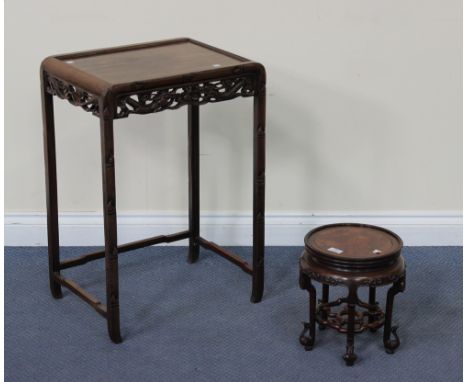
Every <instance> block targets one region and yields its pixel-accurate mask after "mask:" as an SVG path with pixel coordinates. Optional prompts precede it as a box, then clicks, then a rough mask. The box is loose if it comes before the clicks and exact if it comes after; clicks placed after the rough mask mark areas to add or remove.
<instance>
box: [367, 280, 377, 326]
mask: <svg viewBox="0 0 468 382" xmlns="http://www.w3.org/2000/svg"><path fill="white" fill-rule="evenodd" d="M369 305H370V308H369V324H371V323H373V322H374V321H375V316H374V313H375V309H374V308H375V305H376V301H375V287H374V286H371V287H369ZM370 330H371V332H375V331H376V330H377V329H370Z"/></svg>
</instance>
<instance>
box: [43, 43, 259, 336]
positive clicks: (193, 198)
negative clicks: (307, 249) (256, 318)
mask: <svg viewBox="0 0 468 382" xmlns="http://www.w3.org/2000/svg"><path fill="white" fill-rule="evenodd" d="M41 83H42V102H43V118H44V155H45V164H46V186H47V216H48V220H47V221H48V244H49V278H50V288H51V292H52V295H53V296H54V297H56V298H59V297H61V286H65V287H67V288H68V289H70V290H71V291H72V292H74V293H75V294H76V295H78V296H79V297H80V298H82V299H83V300H85V301H86V302H87V303H89V304H90V305H92V306H93V307H94V308H95V309H96V310H97V311H98V312H99V313H100V314H101V315H103V316H104V317H106V319H107V325H108V332H109V336H110V338H111V339H112V341H113V342H115V343H118V342H121V341H122V337H121V334H120V318H119V317H120V314H119V282H118V254H119V253H122V252H126V251H130V250H132V249H136V248H141V247H144V246H147V245H153V244H156V243H161V242H172V241H176V240H181V239H185V238H189V251H188V252H189V254H188V261H189V262H196V260H197V259H198V256H199V247H200V245H203V246H204V247H205V248H207V249H210V250H212V251H214V252H215V253H217V254H219V255H221V256H222V257H224V258H226V259H227V260H229V261H230V262H231V263H233V264H235V265H237V266H239V267H240V268H241V269H243V270H244V271H245V272H246V273H248V274H251V275H252V295H251V301H252V302H259V301H260V300H261V298H262V295H263V285H264V260H263V257H264V210H265V103H266V101H265V84H266V75H265V69H264V67H263V66H262V65H261V64H259V63H257V62H253V61H250V60H248V59H246V58H243V57H240V56H237V55H235V54H232V53H229V52H226V51H224V50H221V49H218V48H215V47H212V46H209V45H207V44H204V43H201V42H199V41H195V40H192V39H188V38H181V39H174V40H167V41H159V42H151V43H145V44H138V45H129V46H123V47H116V48H108V49H99V50H94V51H87V52H78V53H71V54H65V55H59V56H53V57H48V58H46V59H45V60H44V61H43V62H42V65H41ZM54 95H55V96H57V97H59V98H62V99H65V100H67V101H69V102H70V103H71V104H72V105H75V106H80V107H82V108H83V109H84V110H85V111H88V112H91V113H92V114H93V115H95V116H97V117H99V119H100V126H101V158H102V183H103V206H104V231H105V249H104V251H98V252H95V253H90V254H87V255H83V256H80V257H78V258H76V259H71V260H66V261H63V262H60V257H59V236H58V206H57V179H56V157H55V135H54V134H55V133H54V116H53V103H52V102H53V101H52V96H54ZM236 97H254V121H253V122H254V127H253V133H254V158H253V254H252V259H253V260H252V264H251V265H250V264H249V263H248V262H247V261H245V260H243V259H241V258H240V257H239V256H237V255H234V254H232V253H230V252H229V251H227V250H225V249H223V248H221V247H219V246H218V245H216V244H214V243H211V242H209V241H207V240H205V239H202V238H200V184H199V173H200V169H199V139H200V138H199V112H200V111H199V107H200V105H203V104H206V103H210V102H220V101H226V100H230V99H233V98H236ZM182 106H187V107H188V151H189V230H188V231H183V232H179V233H176V234H173V235H162V236H157V237H153V238H149V239H144V240H140V241H137V242H133V243H127V244H123V245H121V246H118V245H117V213H116V194H115V158H114V135H113V120H114V119H117V118H126V117H128V116H129V115H131V114H148V113H156V112H159V111H163V110H170V109H177V108H179V107H182ZM102 257H105V263H106V308H104V307H103V305H102V304H101V303H100V302H99V301H98V300H97V299H96V298H94V297H93V296H91V295H89V293H87V292H86V291H85V290H84V289H83V288H81V287H80V286H79V285H78V284H76V283H75V282H74V281H71V280H68V279H66V278H64V277H63V276H61V275H60V273H59V272H60V270H64V269H67V268H70V267H74V266H77V265H81V264H85V263H87V262H89V261H92V260H95V259H99V258H102Z"/></svg>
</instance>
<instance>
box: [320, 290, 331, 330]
mask: <svg viewBox="0 0 468 382" xmlns="http://www.w3.org/2000/svg"><path fill="white" fill-rule="evenodd" d="M329 295H330V286H329V285H328V284H322V299H321V300H320V301H319V304H326V303H328V300H329ZM327 316H328V315H327V311H326V310H325V309H322V310H321V313H320V318H321V319H322V320H326V319H327ZM326 327H327V326H326V325H323V324H319V329H320V330H324V329H326Z"/></svg>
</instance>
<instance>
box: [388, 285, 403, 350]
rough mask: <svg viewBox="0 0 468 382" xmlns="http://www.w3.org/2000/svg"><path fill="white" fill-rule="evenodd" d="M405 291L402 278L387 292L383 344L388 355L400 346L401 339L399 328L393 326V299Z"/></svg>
mask: <svg viewBox="0 0 468 382" xmlns="http://www.w3.org/2000/svg"><path fill="white" fill-rule="evenodd" d="M404 290H405V278H404V277H403V278H401V279H400V280H398V281H397V282H395V283H394V284H393V285H392V287H391V288H390V289H389V290H388V292H387V303H386V307H385V326H384V335H383V343H384V346H385V351H386V352H387V353H388V354H393V352H394V351H395V349H396V348H397V347H398V346H400V339H399V338H398V335H397V333H396V331H397V329H398V326H392V313H393V299H394V298H395V295H396V294H397V293H400V292H403V291H404ZM391 334H393V337H394V338H393V339H390V335H391Z"/></svg>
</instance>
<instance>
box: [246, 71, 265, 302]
mask: <svg viewBox="0 0 468 382" xmlns="http://www.w3.org/2000/svg"><path fill="white" fill-rule="evenodd" d="M259 82H260V84H259V85H258V91H257V94H256V95H255V96H254V129H253V130H254V134H253V135H254V138H253V140H254V147H253V156H254V159H253V162H254V169H253V254H252V269H253V272H252V295H251V298H250V301H251V302H260V301H261V300H262V296H263V286H264V272H265V271H264V263H263V258H264V251H265V83H264V79H259Z"/></svg>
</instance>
